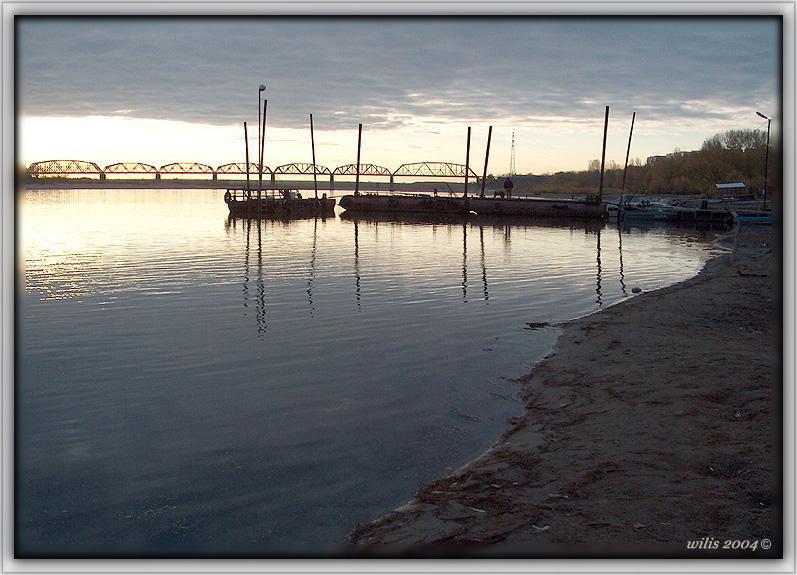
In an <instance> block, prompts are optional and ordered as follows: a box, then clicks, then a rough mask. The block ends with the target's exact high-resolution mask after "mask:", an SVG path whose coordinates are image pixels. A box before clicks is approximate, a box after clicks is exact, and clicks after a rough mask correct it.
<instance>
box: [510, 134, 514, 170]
mask: <svg viewBox="0 0 797 575" xmlns="http://www.w3.org/2000/svg"><path fill="white" fill-rule="evenodd" d="M514 175H515V132H514V131H512V155H511V156H510V158H509V176H510V177H511V176H514Z"/></svg>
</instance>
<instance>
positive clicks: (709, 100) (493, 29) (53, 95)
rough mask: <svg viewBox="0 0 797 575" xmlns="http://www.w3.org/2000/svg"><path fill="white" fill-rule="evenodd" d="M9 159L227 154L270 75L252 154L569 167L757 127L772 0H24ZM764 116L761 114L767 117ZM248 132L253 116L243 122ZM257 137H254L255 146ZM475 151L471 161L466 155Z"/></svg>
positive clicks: (775, 28) (231, 156)
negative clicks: (129, 2) (160, 13)
mask: <svg viewBox="0 0 797 575" xmlns="http://www.w3.org/2000/svg"><path fill="white" fill-rule="evenodd" d="M17 34H18V44H17V46H18V53H17V60H16V65H17V82H18V98H19V99H18V102H17V105H18V108H17V111H18V115H19V118H20V122H19V128H20V133H19V148H18V149H19V152H20V160H21V161H23V162H25V163H30V162H32V161H38V160H44V159H56V158H74V159H86V160H92V161H95V162H97V163H100V164H102V165H105V164H109V163H113V162H118V161H143V162H148V163H153V164H158V165H160V164H164V163H168V162H173V161H188V160H191V161H201V162H206V163H210V164H213V165H219V164H222V163H226V162H232V161H243V155H244V145H243V128H242V122H243V121H244V120H246V121H247V122H248V123H249V124H250V127H251V129H250V141H251V142H252V143H251V146H252V148H253V150H254V147H255V144H254V142H255V141H256V139H257V135H256V134H257V127H256V124H257V88H258V85H259V84H260V83H265V84H266V85H267V91H266V93H265V94H266V95H267V97H268V100H269V103H268V127H267V140H266V142H267V143H266V160H265V161H266V163H267V164H268V165H270V166H275V165H278V164H282V163H288V162H294V161H295V162H309V161H311V160H310V136H309V123H308V114H309V113H311V112H312V113H313V117H314V123H315V127H316V145H317V156H318V159H317V162H318V163H319V164H324V165H328V166H331V167H334V166H337V165H341V164H346V163H352V162H354V161H355V157H356V139H357V124H358V123H360V122H362V123H363V124H364V128H363V130H364V138H363V161H364V162H370V163H378V164H382V165H386V166H388V167H390V168H395V167H397V166H398V165H399V164H401V163H404V162H415V161H424V160H428V161H452V162H464V159H465V158H464V156H465V136H466V131H467V126H473V130H474V132H473V143H472V148H471V154H472V158H478V160H474V163H476V164H477V165H481V163H482V162H483V154H484V147H485V143H486V136H487V126H489V125H492V126H493V140H492V146H491V155H490V171H491V172H494V173H503V172H506V171H508V169H509V154H510V141H511V134H512V132H513V131H514V132H515V134H516V136H515V138H516V150H517V151H516V155H517V171H518V172H520V173H525V172H533V173H545V172H551V171H557V170H567V169H585V168H586V165H587V162H588V161H589V160H590V159H592V158H597V157H599V156H600V146H601V139H602V128H603V113H604V106H605V105H609V106H610V107H611V111H610V131H609V143H608V152H607V155H608V158H609V159H613V160H615V161H617V162H618V163H620V164H622V162H623V160H624V156H625V146H626V143H627V137H628V128H629V125H630V120H631V114H632V112H634V111H635V112H636V113H637V119H636V124H635V128H634V142H633V145H632V150H631V156H632V157H640V158H642V159H643V160H644V158H645V157H646V156H648V155H653V154H663V153H667V152H670V151H672V150H673V149H675V148H680V149H684V150H689V149H695V148H699V146H700V144H701V143H702V141H703V140H704V139H705V138H706V137H708V136H711V135H712V134H713V133H715V132H718V131H722V130H727V129H734V128H757V127H761V124H762V120H761V119H760V118H758V117H757V116H756V115H755V112H756V111H762V112H763V113H765V114H767V115H770V116H775V120H776V122H775V123H776V124H777V117H776V116H777V113H778V107H779V90H780V86H779V69H778V66H779V65H780V61H779V54H780V36H779V34H780V28H779V21H778V20H776V19H765V18H744V19H738V18H735V19H734V18H712V19H704V18H696V19H638V18H637V19H622V18H613V19H609V18H581V19H576V18H570V19H564V18H559V19H552V18H526V17H513V18H476V19H464V18H426V19H410V18H390V19H377V18H364V19H350V18H313V19H308V18H305V19H288V18H243V19H242V18H235V19H226V18H214V19H198V18H178V19H164V18H160V19H133V18H116V19H112V18H102V19H87V18H69V19H67V18H61V19H45V18H22V19H19V20H18V27H17ZM764 128H765V125H764ZM253 134H254V135H253ZM252 153H253V154H254V151H253V152H252ZM477 171H479V172H480V171H481V170H480V169H478V170H477Z"/></svg>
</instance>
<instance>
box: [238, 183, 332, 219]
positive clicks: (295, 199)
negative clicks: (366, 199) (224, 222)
mask: <svg viewBox="0 0 797 575" xmlns="http://www.w3.org/2000/svg"><path fill="white" fill-rule="evenodd" d="M224 202H225V203H226V204H227V208H228V209H229V210H230V215H231V216H238V217H254V218H278V219H290V218H306V217H313V216H327V215H333V214H334V210H335V199H334V198H328V197H327V195H326V194H324V195H323V196H322V197H320V198H303V197H302V194H301V193H300V192H298V191H296V190H290V189H268V190H262V193H261V194H260V198H258V197H257V192H256V191H255V190H246V189H228V190H227V191H226V192H225V194H224Z"/></svg>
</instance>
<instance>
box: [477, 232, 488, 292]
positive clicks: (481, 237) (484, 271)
mask: <svg viewBox="0 0 797 575" xmlns="http://www.w3.org/2000/svg"><path fill="white" fill-rule="evenodd" d="M479 244H480V245H481V256H482V285H483V288H484V301H487V300H489V299H490V294H489V293H488V292H487V267H486V266H485V264H484V226H481V225H480V226H479Z"/></svg>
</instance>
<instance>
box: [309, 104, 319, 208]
mask: <svg viewBox="0 0 797 575" xmlns="http://www.w3.org/2000/svg"><path fill="white" fill-rule="evenodd" d="M310 146H311V147H312V148H313V188H314V189H315V199H316V200H317V199H318V175H317V174H318V173H317V172H316V169H315V136H314V135H313V115H312V114H310Z"/></svg>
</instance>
